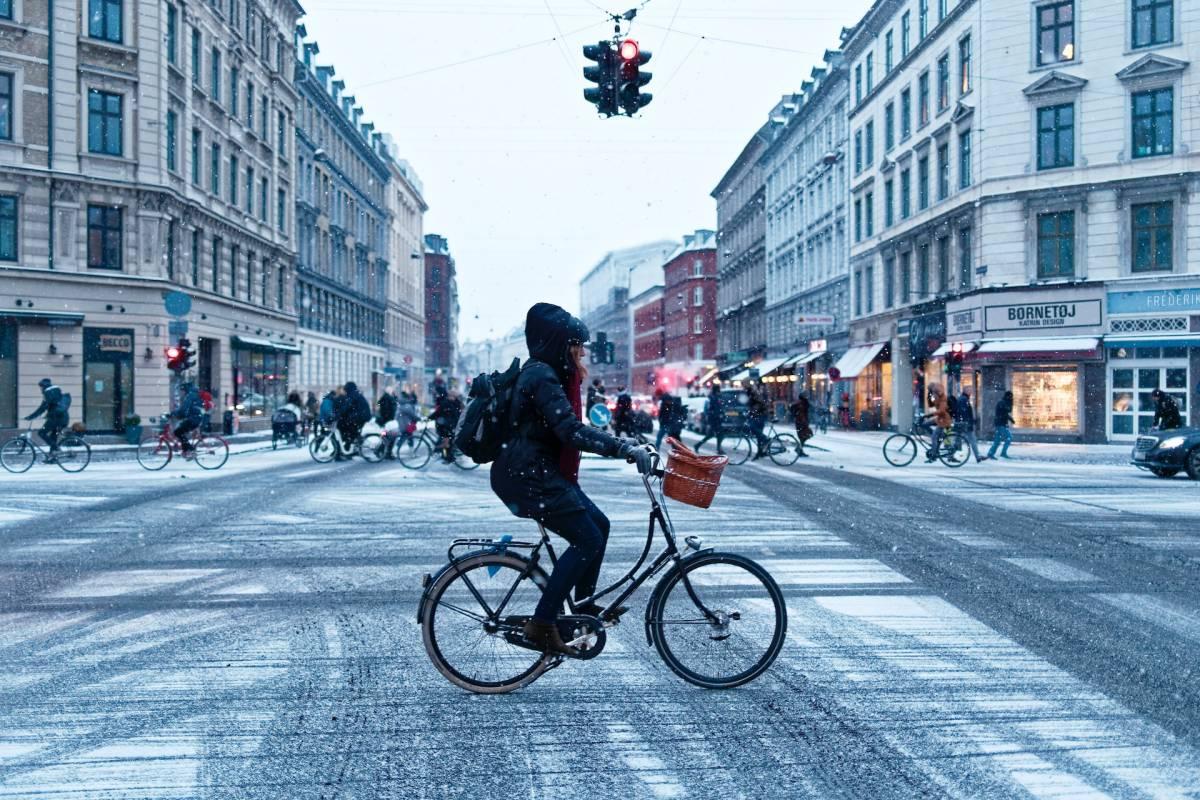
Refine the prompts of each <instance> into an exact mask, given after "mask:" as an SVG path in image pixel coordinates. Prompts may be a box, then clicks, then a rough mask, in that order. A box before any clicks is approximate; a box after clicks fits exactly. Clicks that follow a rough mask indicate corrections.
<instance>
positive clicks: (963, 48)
mask: <svg viewBox="0 0 1200 800" xmlns="http://www.w3.org/2000/svg"><path fill="white" fill-rule="evenodd" d="M969 91H971V37H970V36H964V37H963V38H962V39H960V40H959V42H958V94H959V96H960V97H961V96H962V95H964V94H966V93H967V92H969Z"/></svg>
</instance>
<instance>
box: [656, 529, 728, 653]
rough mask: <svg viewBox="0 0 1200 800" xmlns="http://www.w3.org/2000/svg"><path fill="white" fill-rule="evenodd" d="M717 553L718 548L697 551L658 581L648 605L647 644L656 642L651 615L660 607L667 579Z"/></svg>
mask: <svg viewBox="0 0 1200 800" xmlns="http://www.w3.org/2000/svg"><path fill="white" fill-rule="evenodd" d="M715 552H716V548H713V547H705V548H704V549H702V550H697V551H696V552H694V553H692V554H690V555H687V556H684V557H683V558H681V559H679V562H678V563H676V564H672V565H671V568H670V569H669V570H667V571H666V572H664V573H663V576H662V577H661V578H659V579H658V583H656V584H655V585H654V591H653V592H651V593H650V601H649V602H648V603H646V620H645V625H646V644H648V645H653V644H654V640H653V639H652V638H651V637H650V614H651V612H652V611H653V610H654V609H655V608H656V607H657V606H658V603H659V601H660V600H662V595H663V593H664V592H665V591H666V589H664V588H663V587H665V586H666V585H667V583H668V581H667V579H668V578H670V577H671V576H672V575H674V574H675V573H677V572H679V571H680V570H681V569H682V568H683V567H684V566H685V565H687V564H690V563H691V562H693V561H695V560H696V559H698V558H703V557H705V556H709V555H712V554H713V553H715Z"/></svg>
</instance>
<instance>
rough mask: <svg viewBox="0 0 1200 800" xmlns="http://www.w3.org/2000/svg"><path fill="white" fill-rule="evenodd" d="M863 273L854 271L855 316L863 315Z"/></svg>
mask: <svg viewBox="0 0 1200 800" xmlns="http://www.w3.org/2000/svg"><path fill="white" fill-rule="evenodd" d="M862 300H863V296H862V273H861V272H856V273H854V316H856V317H861V316H862V310H863V302H862Z"/></svg>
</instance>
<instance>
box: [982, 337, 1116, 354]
mask: <svg viewBox="0 0 1200 800" xmlns="http://www.w3.org/2000/svg"><path fill="white" fill-rule="evenodd" d="M1099 346H1100V340H1099V339H1097V338H1096V337H1094V336H1073V337H1072V336H1065V337H1063V338H1061V339H995V340H993V341H990V342H984V343H983V344H982V345H980V346H979V353H980V355H983V354H985V353H1090V352H1092V351H1093V350H1095V349H1096V348H1097V347H1099Z"/></svg>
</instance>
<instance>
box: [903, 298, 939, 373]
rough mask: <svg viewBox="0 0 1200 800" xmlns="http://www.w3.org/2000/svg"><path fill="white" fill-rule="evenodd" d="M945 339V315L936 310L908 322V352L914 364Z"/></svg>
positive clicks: (927, 355)
mask: <svg viewBox="0 0 1200 800" xmlns="http://www.w3.org/2000/svg"><path fill="white" fill-rule="evenodd" d="M945 341H946V315H945V313H944V312H941V311H937V312H934V313H933V314H925V315H923V316H920V317H914V318H913V319H911V320H909V323H908V354H909V356H910V357H911V358H912V361H913V363H914V364H916V363H919V362H921V361H923V360H925V359H927V358H929V356H930V355H931V354H932V353H933V351H934V350H937V349H938V348H939V347H941V346H942V343H943V342H945Z"/></svg>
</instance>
